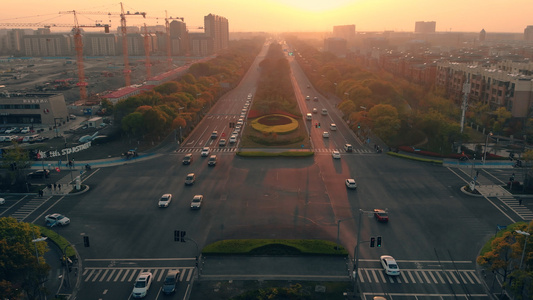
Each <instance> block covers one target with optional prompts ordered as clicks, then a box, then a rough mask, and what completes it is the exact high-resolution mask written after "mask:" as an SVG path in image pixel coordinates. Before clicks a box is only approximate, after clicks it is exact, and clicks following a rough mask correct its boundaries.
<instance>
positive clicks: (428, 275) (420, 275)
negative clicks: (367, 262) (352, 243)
mask: <svg viewBox="0 0 533 300" xmlns="http://www.w3.org/2000/svg"><path fill="white" fill-rule="evenodd" d="M358 280H359V281H360V282H362V283H365V282H368V283H373V282H376V283H411V284H419V283H429V284H481V280H480V279H479V278H478V277H477V276H476V271H475V270H457V271H456V270H419V269H407V270H405V269H402V270H401V271H400V275H399V276H389V275H385V273H384V272H383V269H367V268H361V269H359V275H358Z"/></svg>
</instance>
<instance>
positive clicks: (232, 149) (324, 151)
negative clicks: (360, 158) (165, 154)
mask: <svg viewBox="0 0 533 300" xmlns="http://www.w3.org/2000/svg"><path fill="white" fill-rule="evenodd" d="M201 151H202V148H200V147H191V148H187V147H183V148H179V149H178V150H176V152H177V153H198V152H201ZM210 151H211V152H213V153H224V152H228V153H229V152H237V151H246V150H245V149H240V148H238V147H220V148H211V149H210ZM313 151H314V152H315V153H316V154H331V153H332V152H333V151H339V153H345V154H348V155H350V154H373V153H375V151H372V150H370V149H354V150H353V152H346V151H345V150H344V149H329V148H315V149H313Z"/></svg>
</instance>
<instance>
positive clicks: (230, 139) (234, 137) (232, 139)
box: [229, 135, 237, 144]
mask: <svg viewBox="0 0 533 300" xmlns="http://www.w3.org/2000/svg"><path fill="white" fill-rule="evenodd" d="M236 142H237V136H236V135H232V136H231V137H230V138H229V143H230V144H234V143H236Z"/></svg>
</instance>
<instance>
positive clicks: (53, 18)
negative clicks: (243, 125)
mask: <svg viewBox="0 0 533 300" xmlns="http://www.w3.org/2000/svg"><path fill="white" fill-rule="evenodd" d="M123 5H124V10H125V11H130V12H136V11H139V12H146V13H147V16H148V17H149V18H148V19H143V18H133V17H130V18H127V24H128V26H130V25H131V26H141V25H143V24H144V23H145V22H146V24H147V25H164V18H165V11H166V12H167V13H168V16H169V17H173V18H178V17H183V18H184V19H185V23H187V26H188V27H190V28H194V27H199V26H202V25H203V17H204V16H205V15H208V14H210V13H212V14H216V15H220V16H223V17H225V18H227V19H228V21H229V30H230V32H254V31H255V32H261V31H266V32H301V31H304V32H313V31H321V32H329V31H332V29H333V26H335V25H347V24H354V25H355V26H356V30H357V31H397V32H402V31H404V32H413V31H414V28H415V23H416V22H418V21H435V22H436V31H437V32H446V31H454V32H479V31H480V30H481V29H485V31H487V32H515V33H520V32H523V31H524V29H525V28H526V27H527V26H528V25H533V17H531V14H530V12H531V11H533V2H532V1H529V0H513V1H511V2H501V1H482V0H469V1H459V0H449V1H440V0H439V1H424V0H402V1H397V0H335V1H330V2H327V1H322V0H307V1H304V0H292V1H291V0H257V1H244V0H220V1H207V0H198V1H194V3H193V2H192V1H191V2H167V1H161V0H156V1H152V2H150V4H149V5H148V4H147V3H146V2H144V1H140V0H129V1H127V2H126V1H124V2H123ZM2 6H3V7H2V10H1V11H0V23H38V22H39V23H43V24H50V23H62V24H68V23H70V22H72V23H73V17H72V14H59V12H60V11H72V10H76V11H78V12H79V13H78V22H79V23H80V24H92V23H95V22H101V23H109V24H110V25H111V27H112V28H116V27H118V26H119V25H120V21H119V20H118V18H117V17H113V18H108V17H107V16H105V15H102V16H99V15H92V14H83V12H89V11H90V12H94V11H100V12H112V13H117V12H120V3H119V2H116V3H109V1H103V0H94V1H91V4H90V5H85V4H82V3H74V2H71V1H64V0H55V1H53V2H47V3H46V4H44V2H43V1H41V0H23V1H15V0H4V1H3V5H2ZM21 7H23V8H24V9H21ZM106 18H107V19H106ZM155 18H159V19H155ZM258 20H260V21H258ZM109 21H111V22H109ZM0 27H1V26H0ZM52 31H53V32H60V31H65V29H61V28H56V29H54V28H52Z"/></svg>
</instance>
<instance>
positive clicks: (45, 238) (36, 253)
mask: <svg viewBox="0 0 533 300" xmlns="http://www.w3.org/2000/svg"><path fill="white" fill-rule="evenodd" d="M34 237H35V236H34ZM47 239H48V237H45V236H42V237H40V238H36V239H33V240H31V242H32V243H34V246H35V257H37V265H39V264H40V261H39V252H38V251H37V244H36V243H38V242H43V241H46V240H47ZM41 285H42V289H44V281H43V282H42V283H41ZM41 293H42V290H41V289H39V298H40V299H42V294H41Z"/></svg>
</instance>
